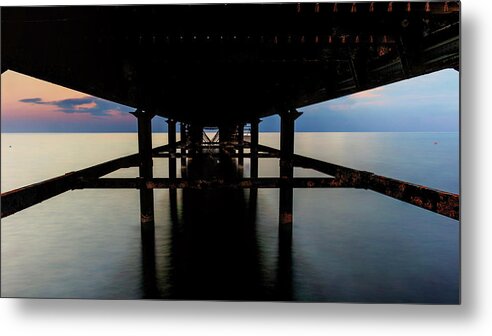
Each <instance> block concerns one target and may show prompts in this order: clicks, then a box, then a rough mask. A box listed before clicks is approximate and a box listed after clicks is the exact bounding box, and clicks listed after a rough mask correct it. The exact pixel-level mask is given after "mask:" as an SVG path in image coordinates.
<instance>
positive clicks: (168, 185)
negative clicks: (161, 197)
mask: <svg viewBox="0 0 492 336" xmlns="http://www.w3.org/2000/svg"><path fill="white" fill-rule="evenodd" d="M281 184H282V180H281V179H280V178H276V177H262V178H256V179H250V178H240V179H233V180H223V179H211V180H188V179H183V178H177V179H168V178H153V179H150V180H147V181H146V180H144V179H141V178H99V179H85V180H83V181H81V183H80V184H79V186H80V188H85V189H128V188H130V189H141V188H148V189H181V188H188V189H211V188H236V189H249V188H279V187H280V186H281ZM292 187H293V188H339V187H340V183H337V182H336V180H335V179H333V178H329V177H327V178H318V177H315V178H305V177H303V178H300V177H299V178H293V179H292Z"/></svg>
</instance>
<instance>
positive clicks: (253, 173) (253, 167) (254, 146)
mask: <svg viewBox="0 0 492 336" xmlns="http://www.w3.org/2000/svg"><path fill="white" fill-rule="evenodd" d="M260 122H261V120H259V119H256V120H253V121H251V147H250V152H251V155H250V156H251V158H250V174H249V175H250V177H251V178H252V179H255V178H258V139H259V124H260Z"/></svg>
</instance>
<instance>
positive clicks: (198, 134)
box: [188, 124, 203, 155]
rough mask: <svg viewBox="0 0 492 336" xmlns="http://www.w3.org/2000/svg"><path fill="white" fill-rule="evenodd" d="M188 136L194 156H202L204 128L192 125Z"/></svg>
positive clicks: (189, 127)
mask: <svg viewBox="0 0 492 336" xmlns="http://www.w3.org/2000/svg"><path fill="white" fill-rule="evenodd" d="M188 136H189V138H188V139H189V141H190V147H191V148H190V151H191V152H192V154H193V155H198V154H201V151H202V142H203V126H202V125H197V124H192V125H189V126H188Z"/></svg>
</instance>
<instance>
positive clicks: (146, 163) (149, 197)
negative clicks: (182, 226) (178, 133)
mask: <svg viewBox="0 0 492 336" xmlns="http://www.w3.org/2000/svg"><path fill="white" fill-rule="evenodd" d="M133 115H134V116H135V117H137V121H138V153H139V156H140V163H139V175H140V178H142V179H143V180H144V181H146V180H148V179H152V177H153V172H152V169H153V162H152V124H151V120H152V117H153V116H154V115H153V114H151V113H149V112H144V111H142V110H137V111H135V112H133ZM140 223H141V227H142V234H144V235H145V234H146V233H152V234H153V232H154V191H153V190H152V189H147V188H146V187H142V188H141V189H140Z"/></svg>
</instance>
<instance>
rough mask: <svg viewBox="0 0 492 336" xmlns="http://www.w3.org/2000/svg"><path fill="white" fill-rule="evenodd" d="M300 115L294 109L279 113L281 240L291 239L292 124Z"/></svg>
mask: <svg viewBox="0 0 492 336" xmlns="http://www.w3.org/2000/svg"><path fill="white" fill-rule="evenodd" d="M301 114H302V113H300V112H297V111H296V110H295V109H292V110H286V111H284V112H282V113H280V123H281V124H280V179H281V184H280V197H279V201H280V202H279V224H280V227H279V229H280V233H281V235H280V236H281V239H284V238H285V239H292V219H293V218H292V207H293V196H294V190H293V187H292V178H293V177H294V160H293V158H294V134H295V129H294V124H295V120H296V119H297V118H298V117H299V116H300V115H301Z"/></svg>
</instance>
